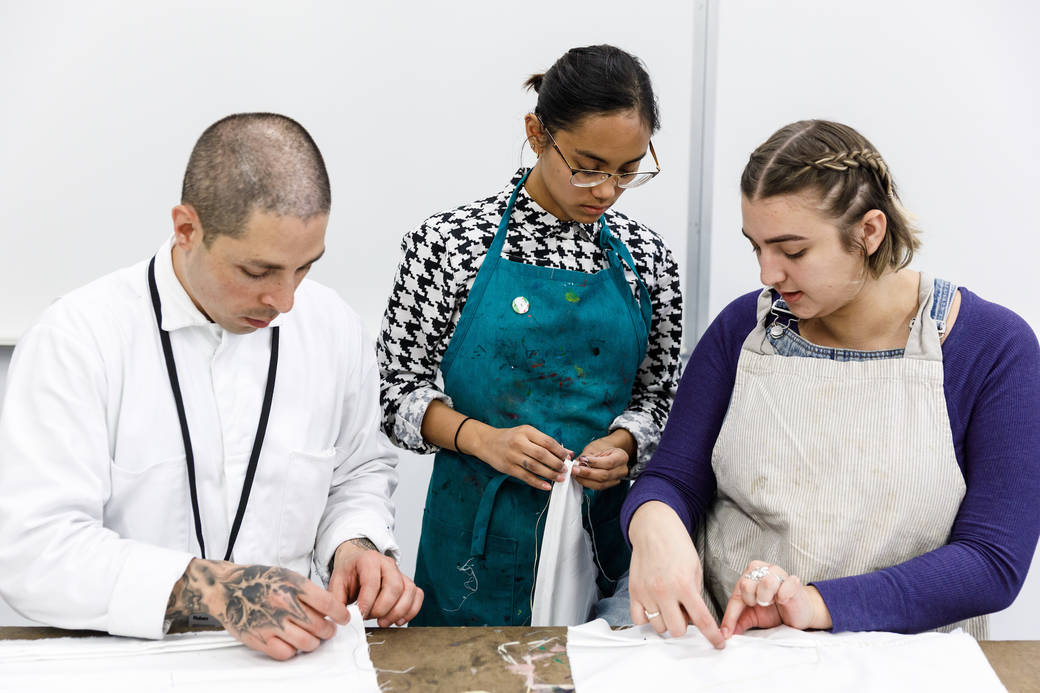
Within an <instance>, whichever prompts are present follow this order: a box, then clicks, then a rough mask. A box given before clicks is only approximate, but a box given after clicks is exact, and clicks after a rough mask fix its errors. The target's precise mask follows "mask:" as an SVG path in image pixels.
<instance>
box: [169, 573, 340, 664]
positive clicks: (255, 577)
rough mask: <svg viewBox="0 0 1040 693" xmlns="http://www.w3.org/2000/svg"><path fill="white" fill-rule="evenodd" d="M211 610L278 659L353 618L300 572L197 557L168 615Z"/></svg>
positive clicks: (312, 645)
mask: <svg viewBox="0 0 1040 693" xmlns="http://www.w3.org/2000/svg"><path fill="white" fill-rule="evenodd" d="M194 614H202V615H205V616H210V617H212V618H214V619H216V620H217V621H218V622H220V624H221V625H223V626H224V628H225V629H227V632H228V633H230V634H231V635H232V636H234V637H235V638H237V639H238V640H240V641H241V642H242V643H243V644H244V645H246V646H247V647H250V648H252V649H254V650H258V651H260V652H263V653H264V654H266V655H268V656H270V657H273V658H274V659H280V660H284V659H290V658H292V657H293V656H295V655H296V653H297V652H310V651H312V650H315V649H317V647H318V645H320V644H321V641H322V640H328V639H329V638H331V637H332V636H333V635H335V634H336V624H337V623H338V624H340V625H344V624H346V623H347V621H348V620H350V615H349V613H348V612H347V607H346V605H345V604H343V603H342V602H340V601H338V600H336V599H335V598H334V597H333V595H332V594H331V593H330V592H328V591H327V590H324V589H322V588H321V587H319V586H318V585H316V584H314V583H313V582H311V581H310V580H308V579H307V578H305V577H303V576H302V575H300V574H299V573H295V572H293V571H291V570H288V569H287V568H280V567H277V566H266V565H238V564H235V563H229V562H227V561H209V560H205V559H200V558H196V559H193V560H192V561H191V563H189V564H188V568H187V569H186V570H185V571H184V575H182V576H181V578H180V580H178V581H177V583H176V584H175V585H174V587H173V591H172V592H171V593H170V601H169V602H168V603H167V605H166V618H167V619H169V620H171V621H175V622H176V621H181V622H186V621H188V619H189V618H190V617H191V616H192V615H194Z"/></svg>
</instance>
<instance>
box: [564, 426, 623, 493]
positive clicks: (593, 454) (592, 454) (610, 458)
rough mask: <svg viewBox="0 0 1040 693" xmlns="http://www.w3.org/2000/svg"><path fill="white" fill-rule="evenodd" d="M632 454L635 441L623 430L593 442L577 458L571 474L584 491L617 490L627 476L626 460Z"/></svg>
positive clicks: (620, 429)
mask: <svg viewBox="0 0 1040 693" xmlns="http://www.w3.org/2000/svg"><path fill="white" fill-rule="evenodd" d="M622 446H627V447H629V448H631V449H632V451H633V452H634V451H635V439H634V438H633V437H632V434H631V433H629V432H628V431H626V430H625V429H623V428H619V429H617V430H615V431H612V432H611V433H610V434H609V435H607V436H605V437H603V438H597V439H596V440H594V441H592V442H591V443H589V444H588V445H586V446H585V449H584V450H582V451H581V454H580V455H578V462H579V464H577V465H575V466H574V468H573V469H572V470H571V474H573V475H574V478H575V479H577V480H578V483H579V484H581V485H582V486H584V487H585V488H591V489H596V490H602V489H605V488H610V487H611V486H617V485H618V484H619V483H620V482H621V480H622V479H624V478H625V475H627V474H628V460H629V459H630V457H631V453H629V452H628V450H626V449H625V447H622Z"/></svg>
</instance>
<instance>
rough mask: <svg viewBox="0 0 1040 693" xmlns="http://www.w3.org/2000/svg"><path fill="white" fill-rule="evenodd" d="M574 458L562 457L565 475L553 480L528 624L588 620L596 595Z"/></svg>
mask: <svg viewBox="0 0 1040 693" xmlns="http://www.w3.org/2000/svg"><path fill="white" fill-rule="evenodd" d="M575 464H576V462H575V461H574V460H572V459H571V458H570V457H568V458H567V459H566V460H564V465H565V466H566V479H564V480H563V481H558V482H556V483H555V484H553V488H552V493H551V494H550V495H549V513H548V515H547V516H546V519H545V530H544V531H543V532H542V550H541V551H540V552H539V554H538V573H537V576H536V577H535V583H534V598H533V600H532V603H531V625H532V626H573V625H577V624H579V623H585V622H586V621H588V620H589V614H590V613H591V612H592V605H593V604H595V603H596V598H597V597H598V596H599V588H598V587H597V586H596V564H595V563H594V562H593V558H592V541H591V539H590V538H589V533H588V532H586V531H585V528H584V527H583V526H582V522H581V505H582V498H583V497H584V496H583V494H582V486H581V484H579V483H578V480H577V479H575V478H574V477H573V476H571V470H572V469H573V468H574V465H575Z"/></svg>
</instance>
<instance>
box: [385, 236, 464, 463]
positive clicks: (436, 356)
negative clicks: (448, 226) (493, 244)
mask: <svg viewBox="0 0 1040 693" xmlns="http://www.w3.org/2000/svg"><path fill="white" fill-rule="evenodd" d="M444 221H445V220H444V219H442V218H441V217H440V216H434V217H431V218H430V219H427V220H426V221H425V222H424V223H423V224H422V225H421V226H419V228H417V229H415V230H414V231H412V232H411V233H409V234H407V235H406V236H405V237H404V239H403V240H402V242H401V252H402V258H401V262H400V264H399V265H398V267H397V274H396V276H395V277H394V286H393V290H392V291H391V292H390V298H389V301H388V302H387V306H386V312H385V314H384V315H383V325H382V329H381V331H380V335H379V341H378V343H377V345H376V355H377V358H378V363H379V370H380V375H381V383H380V404H381V405H382V410H383V430H384V431H385V432H386V434H387V436H389V437H390V440H391V441H393V442H394V444H395V445H398V446H400V447H403V448H405V449H408V450H414V451H416V452H420V453H431V452H436V449H437V448H436V447H435V446H433V445H431V444H429V443H427V442H426V441H425V440H423V437H422V432H421V427H422V420H423V417H424V416H425V415H426V408H427V406H429V404H430V402H431V401H433V400H435V399H440V400H443V401H445V402H446V403H447V404H448V405H449V406H451V399H450V398H449V397H448V396H447V395H446V394H444V393H443V392H442V391H441V390H440V388H439V387H438V386H437V376H438V372H439V371H438V369H439V368H440V362H441V357H442V356H443V355H444V351H445V349H447V346H448V341H449V340H450V339H451V334H452V332H453V331H454V327H453V323H452V316H453V314H454V311H455V310H456V301H457V298H458V297H457V295H456V294H457V293H458V291H459V289H460V287H459V286H457V282H455V281H454V279H453V278H454V277H455V276H456V274H457V273H456V272H454V271H453V268H452V267H451V265H450V263H449V261H448V260H449V259H450V256H451V253H450V252H449V248H448V245H449V244H450V242H451V238H450V234H447V233H445V232H444V230H443V229H442V228H441V226H442V223H444ZM462 288H463V289H465V287H462Z"/></svg>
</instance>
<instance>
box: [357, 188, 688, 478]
mask: <svg viewBox="0 0 1040 693" xmlns="http://www.w3.org/2000/svg"><path fill="white" fill-rule="evenodd" d="M525 172H526V170H525V169H521V170H519V171H517V173H516V175H514V176H513V179H512V180H511V181H510V182H509V185H508V186H507V187H505V188H503V189H502V191H501V192H499V193H498V194H496V195H493V196H491V197H488V198H486V199H483V200H480V201H478V202H474V203H472V204H468V205H465V206H463V207H459V208H458V209H453V210H450V211H447V212H442V213H440V214H435V215H433V216H432V217H430V218H429V219H427V220H426V221H424V222H423V223H422V224H421V225H420V226H419V227H418V228H417V229H415V230H414V231H412V232H410V233H408V234H406V235H405V237H404V239H403V240H402V242H401V250H402V253H403V257H402V260H401V263H400V265H399V266H398V268H397V276H396V277H395V279H394V288H393V291H392V292H391V294H390V299H389V301H388V304H387V307H386V313H385V314H384V316H383V325H382V329H381V332H380V336H379V342H378V344H377V347H376V348H377V354H378V359H379V368H380V371H381V373H382V385H381V398H382V405H383V428H384V429H385V431H386V433H387V435H389V436H390V439H391V440H393V441H394V443H395V444H397V445H399V446H401V447H403V448H407V449H409V450H414V451H416V452H422V453H430V452H435V451H436V450H437V448H436V447H435V446H433V445H431V444H429V443H427V442H426V441H425V440H423V437H422V433H421V432H420V428H421V426H422V420H423V417H424V416H425V414H426V408H427V406H429V404H430V402H431V401H432V400H434V399H440V400H443V401H444V402H445V403H446V404H448V405H449V406H451V404H452V402H451V398H450V397H448V396H447V395H446V394H445V393H444V392H442V391H441V390H440V389H439V387H441V386H440V383H442V382H443V380H442V379H441V377H440V371H439V367H440V362H441V357H442V356H443V355H444V352H445V350H446V349H447V348H448V343H449V342H450V341H451V338H452V335H453V334H454V332H455V325H456V324H457V323H458V320H459V316H460V315H461V313H462V309H463V307H464V306H465V304H466V297H467V296H468V295H469V290H470V288H471V287H472V286H473V281H474V279H476V276H477V270H479V269H480V265H481V263H482V262H483V259H484V256H485V255H486V254H487V250H488V247H489V246H490V245H491V241H492V239H493V238H494V237H495V232H496V231H497V230H498V224H499V221H500V220H501V218H502V214H503V212H505V208H506V205H507V203H508V202H509V196H510V195H511V194H512V192H513V189H514V188H515V187H516V184H517V183H518V182H519V181H520V178H521V176H523V174H524V173H525ZM606 217H607V224H608V225H609V226H610V230H611V231H612V232H613V233H614V235H615V236H617V237H618V238H619V239H620V240H621V241H622V242H623V243H624V244H625V245H626V246H627V247H628V249H629V252H631V253H632V259H633V260H634V261H635V265H636V268H637V269H638V271H639V274H640V276H641V277H642V279H643V282H644V283H645V284H646V288H647V289H648V290H649V292H650V297H651V305H652V308H653V324H652V327H651V330H650V342H649V347H648V349H647V354H646V357H645V358H644V359H643V362H642V364H640V367H639V370H638V372H637V373H636V380H635V383H634V384H633V388H632V399H631V400H630V402H629V404H628V408H627V409H626V410H625V411H624V412H622V413H621V414H620V415H619V416H618V417H617V418H616V419H614V421H613V422H612V424H611V426H610V430H611V431H613V430H615V429H618V428H624V429H626V430H627V431H629V432H630V433H631V434H632V436H633V437H634V438H635V439H636V444H637V446H638V458H639V459H638V460H637V461H635V464H633V468H632V470H631V473H630V476H633V477H634V476H636V475H637V474H638V473H639V472H640V471H642V468H643V467H644V466H645V464H646V462H647V460H649V459H650V456H651V455H652V454H653V451H654V449H656V447H657V443H658V440H659V439H660V437H661V429H662V428H663V427H664V423H665V420H666V419H667V418H668V410H669V408H670V407H671V403H672V397H673V396H674V394H675V388H676V384H677V382H678V380H679V370H680V359H679V349H680V346H681V341H682V293H681V290H680V287H679V270H678V266H677V265H676V263H675V259H674V257H673V256H672V253H671V251H670V250H669V249H668V248H667V247H666V246H665V244H664V242H663V241H662V240H661V237H660V236H658V235H657V234H656V233H654V232H653V231H651V230H650V229H648V228H647V227H645V226H643V225H642V224H640V223H638V222H635V221H632V220H631V219H629V218H628V217H626V216H625V215H623V214H621V213H620V212H615V211H613V210H607V212H606ZM598 228H599V227H598V224H596V223H594V224H580V223H577V222H568V221H561V220H559V219H557V218H556V217H555V216H553V215H552V214H550V213H549V212H546V211H545V210H544V209H543V208H542V207H541V206H540V205H539V204H538V203H537V202H535V201H534V200H533V199H531V197H530V196H529V195H528V194H527V191H526V190H524V189H523V188H521V190H520V194H519V195H517V199H516V204H515V205H514V208H513V215H512V217H511V218H510V223H509V233H508V235H507V237H506V241H505V245H504V246H503V249H502V256H503V257H505V258H507V259H509V260H513V261H516V262H523V263H527V264H532V265H538V266H540V267H552V268H557V269H568V270H576V271H580V272H587V273H593V272H598V271H599V270H601V269H604V268H606V267H607V266H608V264H607V258H606V256H605V255H604V253H603V250H602V249H601V248H600V247H599V245H598V244H597V242H596V239H597V237H598ZM625 275H626V278H627V279H628V283H629V286H630V288H631V289H632V292H633V296H636V297H638V293H637V288H636V279H635V276H634V275H633V274H632V273H631V271H629V270H628V268H627V267H625ZM606 433H607V432H606V431H604V434H606Z"/></svg>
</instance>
